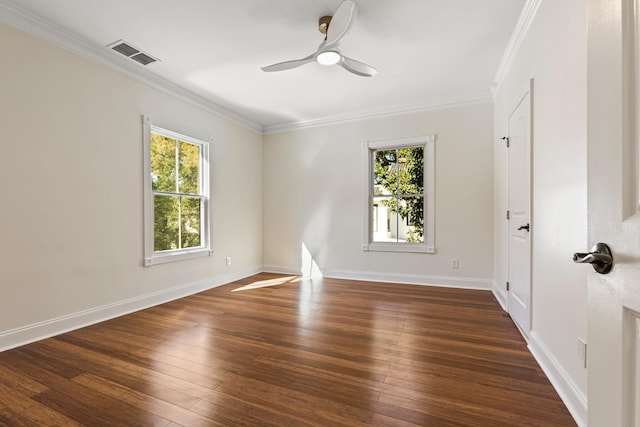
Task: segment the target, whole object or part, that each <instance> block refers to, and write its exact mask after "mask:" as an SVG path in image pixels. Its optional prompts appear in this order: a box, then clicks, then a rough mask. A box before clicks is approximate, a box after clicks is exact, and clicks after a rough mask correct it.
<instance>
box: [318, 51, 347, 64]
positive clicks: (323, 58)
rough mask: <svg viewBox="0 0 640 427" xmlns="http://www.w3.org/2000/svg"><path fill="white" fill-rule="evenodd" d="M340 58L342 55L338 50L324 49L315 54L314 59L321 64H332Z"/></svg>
mask: <svg viewBox="0 0 640 427" xmlns="http://www.w3.org/2000/svg"><path fill="white" fill-rule="evenodd" d="M340 58H342V56H341V55H340V54H339V53H338V52H336V51H334V50H326V51H324V52H320V53H319V54H318V55H317V56H316V61H318V63H319V64H322V65H334V64H337V63H338V62H340Z"/></svg>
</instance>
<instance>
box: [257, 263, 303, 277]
mask: <svg viewBox="0 0 640 427" xmlns="http://www.w3.org/2000/svg"><path fill="white" fill-rule="evenodd" d="M262 271H263V272H264V273H275V274H291V275H292V276H300V275H302V269H301V268H293V267H283V266H280V265H263V266H262Z"/></svg>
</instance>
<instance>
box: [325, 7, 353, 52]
mask: <svg viewBox="0 0 640 427" xmlns="http://www.w3.org/2000/svg"><path fill="white" fill-rule="evenodd" d="M357 11H358V5H357V4H356V2H355V1H353V0H345V1H343V2H342V3H341V4H340V6H338V9H337V10H336V12H335V13H334V14H333V17H332V18H331V23H330V24H329V29H328V30H327V42H326V46H327V47H328V48H331V49H333V48H336V47H337V46H338V45H339V44H340V43H342V40H344V38H345V37H346V36H347V34H349V31H350V30H351V26H352V25H353V20H354V18H355V17H356V13H357Z"/></svg>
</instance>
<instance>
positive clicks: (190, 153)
mask: <svg viewBox="0 0 640 427" xmlns="http://www.w3.org/2000/svg"><path fill="white" fill-rule="evenodd" d="M178 159H179V162H180V165H179V166H180V167H179V174H180V176H179V177H178V184H179V189H178V192H180V193H186V194H200V146H198V145H195V144H189V143H188V142H184V141H180V151H179V153H178Z"/></svg>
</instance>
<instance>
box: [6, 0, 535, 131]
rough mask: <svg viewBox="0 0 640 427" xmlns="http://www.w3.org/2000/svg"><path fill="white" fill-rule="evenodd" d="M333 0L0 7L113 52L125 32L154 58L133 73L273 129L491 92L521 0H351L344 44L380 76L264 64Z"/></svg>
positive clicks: (301, 49) (309, 41)
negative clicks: (353, 11)
mask: <svg viewBox="0 0 640 427" xmlns="http://www.w3.org/2000/svg"><path fill="white" fill-rule="evenodd" d="M340 2H341V0H268V1H267V0H233V1H231V0H135V1H131V0H108V1H105V0H56V1H51V0H0V6H2V5H3V4H4V6H5V7H6V6H7V5H11V8H12V9H13V10H14V11H15V10H19V11H20V13H21V14H23V15H27V16H29V17H30V18H33V19H32V22H41V23H46V25H47V27H48V28H49V31H51V30H52V29H54V30H63V31H64V32H65V34H68V35H73V37H74V38H75V39H78V40H82V41H83V43H85V46H92V47H93V48H95V49H96V50H103V51H104V52H106V55H108V56H106V57H107V58H109V59H110V58H113V61H114V62H117V61H122V58H124V57H120V55H119V54H118V53H115V52H113V51H111V50H109V49H108V48H107V47H106V46H107V45H108V44H110V43H113V42H115V41H117V40H120V39H123V40H125V41H126V42H128V43H130V44H132V45H133V46H135V47H137V48H139V49H141V50H143V51H145V52H146V53H148V54H150V55H151V56H154V57H156V58H158V59H159V60H160V61H159V62H156V63H152V64H150V65H147V66H142V65H139V64H137V63H135V70H137V71H136V72H138V73H141V74H142V75H144V74H146V75H149V73H151V74H152V75H153V76H154V77H159V78H160V79H156V81H166V82H171V83H172V84H174V85H176V87H178V88H180V89H181V90H186V91H188V92H189V93H193V94H196V95H197V96H198V97H200V98H202V99H204V100H206V102H210V103H212V104H216V105H218V106H221V107H222V109H223V110H228V111H230V112H231V113H232V114H233V115H236V116H237V117H241V118H243V120H246V123H250V124H251V126H252V127H254V128H256V129H259V130H264V131H269V130H272V131H273V130H278V129H285V128H287V127H289V126H295V125H298V126H300V125H305V124H307V125H313V124H316V123H326V122H328V121H335V120H345V119H351V118H357V117H365V116H375V115H380V114H392V113H396V112H403V111H412V110H419V109H424V108H429V107H434V106H438V105H449V104H455V103H462V102H472V101H478V100H486V99H490V97H491V85H492V82H493V80H494V77H495V76H496V72H497V70H498V68H499V66H500V63H501V60H502V58H503V55H504V53H505V49H506V48H507V45H508V43H509V40H510V38H511V36H512V34H513V32H514V29H515V27H516V24H517V22H518V18H519V16H520V13H521V12H522V10H523V7H524V5H525V0H396V1H393V2H391V1H388V0H359V1H358V15H357V16H356V19H355V23H354V25H353V27H352V30H351V32H350V34H349V35H348V36H347V38H346V39H345V41H344V42H343V43H342V45H341V50H342V53H343V54H344V55H346V56H349V57H351V58H354V59H357V60H359V61H362V62H365V63H367V64H369V65H371V66H373V67H375V68H376V69H377V70H378V71H379V73H378V74H377V75H376V76H373V77H360V76H356V75H354V74H351V73H349V72H347V71H346V70H344V69H342V68H341V67H338V66H323V65H320V64H318V63H315V62H314V63H310V64H307V65H304V66H302V67H300V68H296V69H292V70H287V71H282V72H274V73H265V72H263V71H261V70H260V67H263V66H266V65H270V64H273V63H275V62H281V61H286V60H291V59H299V58H302V57H305V56H307V55H309V54H311V53H313V52H314V51H315V50H316V48H317V47H318V45H319V44H320V43H321V42H322V40H323V37H324V36H323V35H322V34H321V33H320V32H319V31H318V19H319V18H320V17H321V16H323V15H332V14H333V11H335V10H336V9H337V7H338V5H339V4H340ZM0 12H1V11H0ZM0 15H1V14H0ZM1 19H2V16H0V20H1ZM5 20H6V19H5ZM127 61H130V60H127ZM130 62H132V63H133V61H130Z"/></svg>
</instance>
